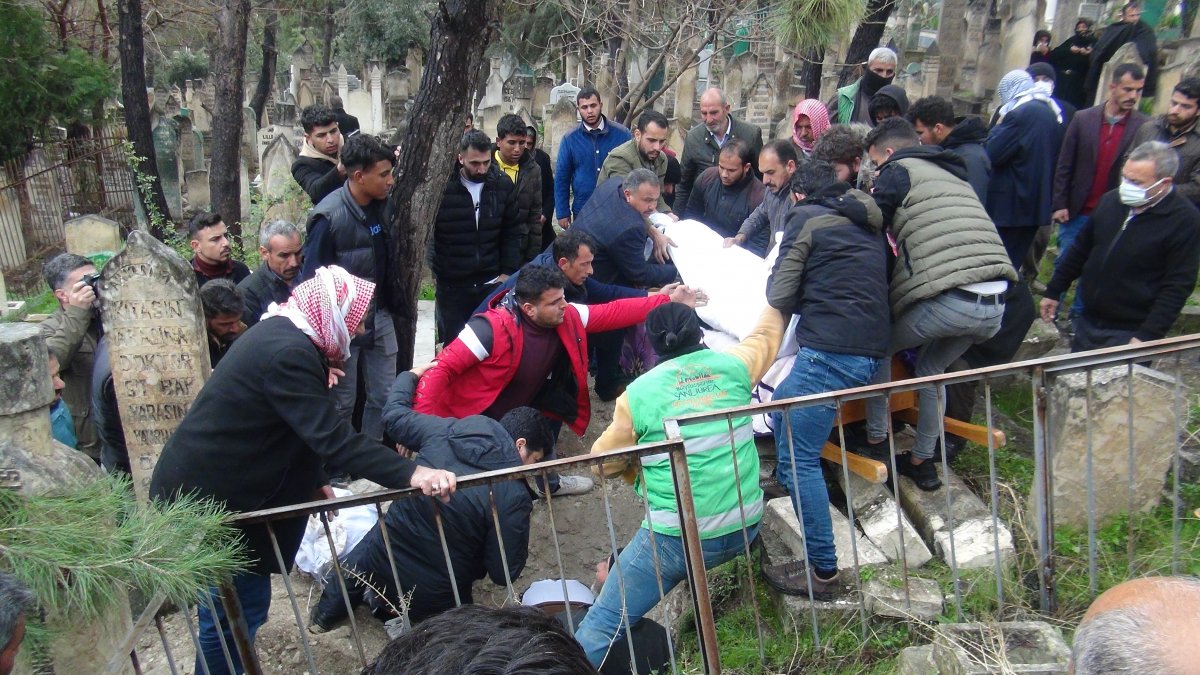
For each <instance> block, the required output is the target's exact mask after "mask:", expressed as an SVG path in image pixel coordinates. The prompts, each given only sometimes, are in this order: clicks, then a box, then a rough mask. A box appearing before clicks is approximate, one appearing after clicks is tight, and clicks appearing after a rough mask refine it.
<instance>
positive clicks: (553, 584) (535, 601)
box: [521, 579, 596, 607]
mask: <svg viewBox="0 0 1200 675" xmlns="http://www.w3.org/2000/svg"><path fill="white" fill-rule="evenodd" d="M565 583H566V586H567V599H566V600H565V601H564V600H563V584H564V582H563V580H562V579H542V580H540V581H535V582H533V583H532V584H530V585H529V590H527V591H525V595H522V596H521V604H522V605H528V606H529V607H537V606H538V605H544V604H547V603H552V602H572V603H578V604H581V605H591V604H593V603H595V602H596V595H595V594H594V593H592V589H590V588H588V587H587V586H584V585H583V582H581V581H577V580H575V579H567V580H566V582H565Z"/></svg>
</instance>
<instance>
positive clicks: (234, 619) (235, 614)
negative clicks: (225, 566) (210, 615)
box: [214, 580, 263, 675]
mask: <svg viewBox="0 0 1200 675" xmlns="http://www.w3.org/2000/svg"><path fill="white" fill-rule="evenodd" d="M218 588H220V590H221V604H222V605H224V607H225V621H227V622H228V623H229V630H230V631H231V632H232V633H233V642H234V644H236V645H237V650H238V655H239V656H241V657H242V669H243V670H245V672H246V675H263V669H262V664H261V663H259V662H258V653H257V652H256V651H255V650H254V643H253V642H251V641H250V627H249V626H248V625H246V614H245V613H244V612H242V603H241V601H240V600H238V595H237V591H236V590H234V588H233V582H232V581H230V580H225V581H222V582H221V585H220V586H219V587H218ZM214 619H215V617H214ZM217 629H218V630H220V624H219V623H218V625H217Z"/></svg>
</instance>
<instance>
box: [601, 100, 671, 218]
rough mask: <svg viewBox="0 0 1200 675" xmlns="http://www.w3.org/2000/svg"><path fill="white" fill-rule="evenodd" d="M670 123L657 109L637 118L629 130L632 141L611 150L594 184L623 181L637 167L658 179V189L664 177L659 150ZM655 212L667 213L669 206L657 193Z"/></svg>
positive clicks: (664, 161)
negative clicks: (614, 180) (631, 131)
mask: <svg viewBox="0 0 1200 675" xmlns="http://www.w3.org/2000/svg"><path fill="white" fill-rule="evenodd" d="M669 128H670V122H668V121H667V117H666V115H663V114H662V113H660V112H658V111H657V110H647V111H646V112H644V113H642V114H641V116H640V117H638V121H637V126H636V127H635V128H634V130H633V138H631V139H630V140H628V141H626V142H625V143H622V144H621V145H618V146H617V147H615V148H613V151H612V152H610V153H608V158H607V159H605V160H604V166H602V167H600V174H599V175H598V176H597V177H596V185H603V184H604V181H606V180H608V179H609V178H612V177H614V176H616V177H618V178H623V177H625V176H628V175H629V173H630V172H631V171H633V170H634V169H637V168H642V169H649V170H651V171H653V172H654V175H656V176H658V182H659V184H660V186H661V184H662V182H663V180H664V179H665V178H666V177H667V155H666V153H664V152H663V148H665V147H666V146H667V136H668V134H669V133H670V132H669ZM658 211H659V212H660V213H670V211H671V207H669V206H667V202H666V200H665V199H663V197H662V192H661V191H660V192H659V197H658Z"/></svg>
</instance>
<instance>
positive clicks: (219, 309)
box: [200, 279, 246, 368]
mask: <svg viewBox="0 0 1200 675" xmlns="http://www.w3.org/2000/svg"><path fill="white" fill-rule="evenodd" d="M200 305H201V307H203V309H204V330H205V332H206V334H207V335H208V363H209V365H210V366H212V367H213V368H216V367H217V363H219V362H220V361H221V357H223V356H225V352H227V351H229V347H230V346H231V345H233V341H234V340H236V339H237V336H239V335H241V334H242V333H243V332H244V331H245V330H246V324H244V323H242V312H244V311H245V309H246V302H245V301H244V300H243V299H242V294H241V293H239V292H238V289H237V286H234V285H233V282H232V281H230V280H228V279H214V280H212V281H210V282H209V283H207V284H204V288H201V289H200Z"/></svg>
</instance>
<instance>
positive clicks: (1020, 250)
mask: <svg viewBox="0 0 1200 675" xmlns="http://www.w3.org/2000/svg"><path fill="white" fill-rule="evenodd" d="M996 231H997V232H999V233H1000V241H1002V242H1004V250H1005V251H1007V252H1008V257H1009V259H1011V260H1012V264H1013V267H1015V268H1017V270H1020V269H1021V265H1022V264H1024V262H1025V256H1026V255H1028V254H1029V248H1030V247H1031V246H1033V240H1034V239H1035V238H1037V233H1038V228H1037V227H1033V226H1030V227H1000V228H996Z"/></svg>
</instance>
